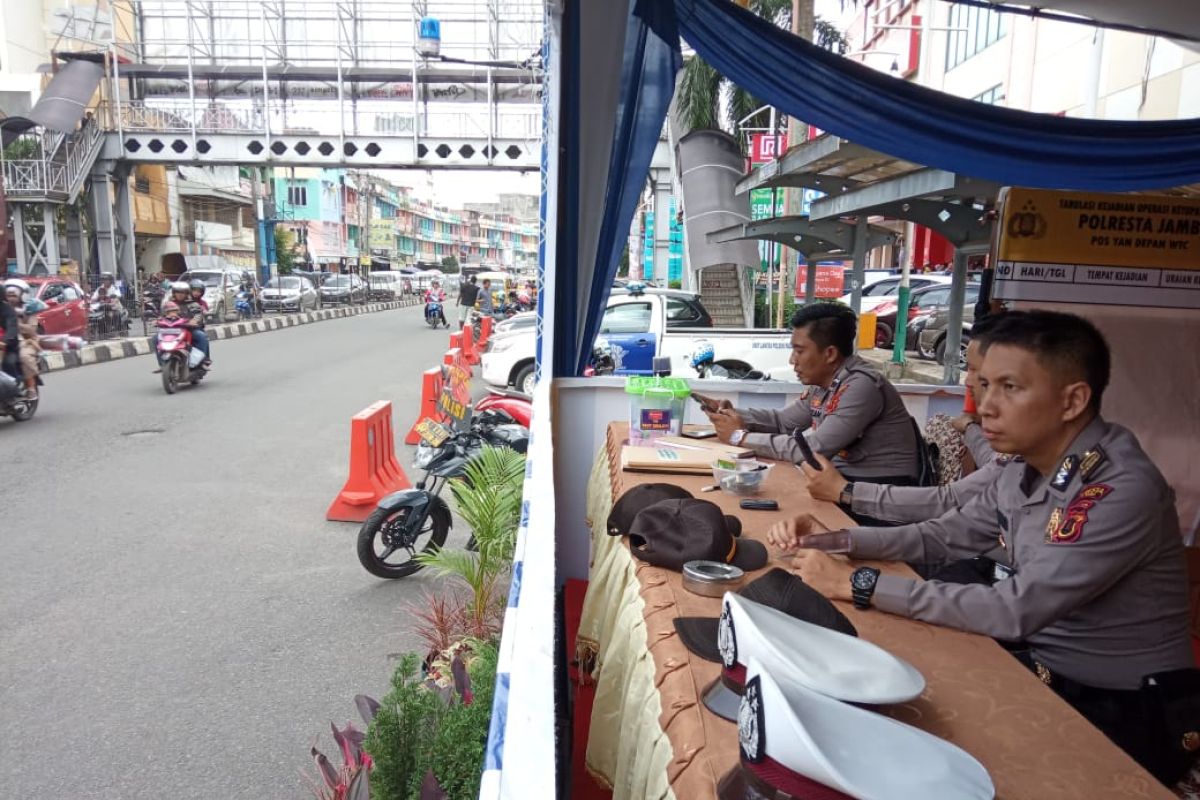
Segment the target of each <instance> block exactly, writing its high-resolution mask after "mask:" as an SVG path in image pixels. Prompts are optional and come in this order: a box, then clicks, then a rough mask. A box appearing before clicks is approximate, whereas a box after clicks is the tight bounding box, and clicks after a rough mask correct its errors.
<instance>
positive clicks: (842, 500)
mask: <svg viewBox="0 0 1200 800" xmlns="http://www.w3.org/2000/svg"><path fill="white" fill-rule="evenodd" d="M838 505H840V506H842V507H843V508H850V507H851V506H852V505H854V481H850V482H849V483H847V484H846V485H845V486H843V487H842V493H841V494H839V495H838Z"/></svg>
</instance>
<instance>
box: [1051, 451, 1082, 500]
mask: <svg viewBox="0 0 1200 800" xmlns="http://www.w3.org/2000/svg"><path fill="white" fill-rule="evenodd" d="M1077 469H1079V456H1073V455H1072V456H1067V457H1066V458H1064V459H1063V460H1062V463H1061V464H1059V465H1058V472H1056V473H1054V479H1053V480H1051V481H1050V488H1051V489H1054V490H1055V491H1058V492H1061V491H1062V490H1063V489H1066V488H1067V486H1068V485H1069V484H1070V483H1071V479H1072V478H1074V477H1075V470H1077Z"/></svg>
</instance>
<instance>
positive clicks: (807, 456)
mask: <svg viewBox="0 0 1200 800" xmlns="http://www.w3.org/2000/svg"><path fill="white" fill-rule="evenodd" d="M792 438H793V439H795V440H796V445H797V446H798V447H799V448H800V455H801V457H802V458H803V459H804V463H805V464H808V465H809V466H810V467H812V468H813V469H815V470H817V471H820V470H821V469H822V467H821V462H820V461H817V457H816V456H815V455H813V449H812V445H810V444H809V443H808V439H805V438H804V431H803V430H802V429H800V428H797V429H796V430H795V431H794V432H793V433H792Z"/></svg>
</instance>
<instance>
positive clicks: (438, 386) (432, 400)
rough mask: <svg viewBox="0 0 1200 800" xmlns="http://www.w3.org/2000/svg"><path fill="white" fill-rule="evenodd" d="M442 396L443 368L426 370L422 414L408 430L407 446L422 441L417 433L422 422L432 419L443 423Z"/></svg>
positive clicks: (423, 381) (422, 381)
mask: <svg viewBox="0 0 1200 800" xmlns="http://www.w3.org/2000/svg"><path fill="white" fill-rule="evenodd" d="M441 395H442V368H441V367H432V368H430V369H427V370H425V377H424V378H422V380H421V413H420V414H419V415H418V416H417V421H416V422H414V423H413V424H412V427H411V428H409V429H408V434H407V435H406V436H405V437H404V443H405V444H417V443H418V442H420V441H421V437H420V435H419V434H418V433H417V426H418V425H420V424H421V422H422V421H424V420H427V419H432V420H435V421H437V422H441V420H442V413H441V412H440V411H438V407H437V404H438V398H439V397H441Z"/></svg>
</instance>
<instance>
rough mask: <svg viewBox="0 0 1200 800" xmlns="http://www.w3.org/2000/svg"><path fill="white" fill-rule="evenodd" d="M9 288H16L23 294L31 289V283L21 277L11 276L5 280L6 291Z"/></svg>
mask: <svg viewBox="0 0 1200 800" xmlns="http://www.w3.org/2000/svg"><path fill="white" fill-rule="evenodd" d="M9 289H16V290H17V291H19V292H20V293H21V294H22V295H24V294H25V293H26V292H28V291H29V284H28V283H26V282H25V281H23V280H21V279H20V278H9V279H8V280H6V281H5V282H4V291H5V292H8V290H9Z"/></svg>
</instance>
